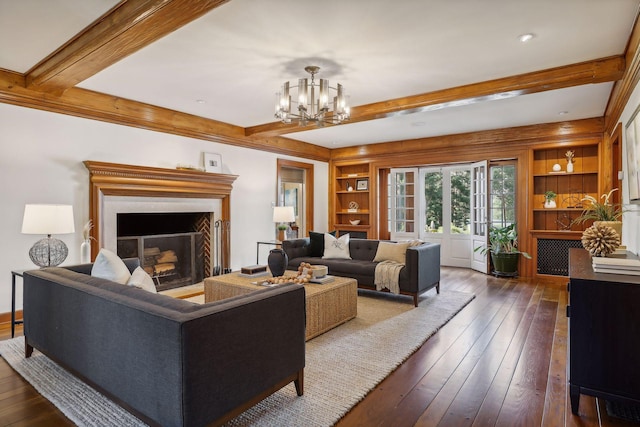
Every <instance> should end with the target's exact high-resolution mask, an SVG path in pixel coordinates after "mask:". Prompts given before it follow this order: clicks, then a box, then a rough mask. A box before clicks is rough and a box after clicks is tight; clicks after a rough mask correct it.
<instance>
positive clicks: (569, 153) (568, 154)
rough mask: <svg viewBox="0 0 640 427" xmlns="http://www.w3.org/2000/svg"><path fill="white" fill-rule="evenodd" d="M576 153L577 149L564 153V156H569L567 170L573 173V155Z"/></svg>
mask: <svg viewBox="0 0 640 427" xmlns="http://www.w3.org/2000/svg"><path fill="white" fill-rule="evenodd" d="M574 155H575V151H573V150H567V152H566V153H564V156H565V157H566V158H567V172H568V173H571V172H573V156H574Z"/></svg>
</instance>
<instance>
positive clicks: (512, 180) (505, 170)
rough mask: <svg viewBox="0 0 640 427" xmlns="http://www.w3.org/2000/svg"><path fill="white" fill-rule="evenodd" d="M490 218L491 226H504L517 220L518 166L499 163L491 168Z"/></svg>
mask: <svg viewBox="0 0 640 427" xmlns="http://www.w3.org/2000/svg"><path fill="white" fill-rule="evenodd" d="M489 171H490V174H491V179H490V185H489V187H490V190H489V213H490V214H489V218H490V223H491V226H493V227H504V226H506V225H509V224H512V223H514V222H515V220H516V191H515V190H516V167H515V165H514V164H498V165H492V166H490V168H489Z"/></svg>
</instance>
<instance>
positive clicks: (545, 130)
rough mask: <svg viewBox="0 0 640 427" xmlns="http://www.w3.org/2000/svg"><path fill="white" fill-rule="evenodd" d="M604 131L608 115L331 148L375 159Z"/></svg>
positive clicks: (345, 155)
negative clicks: (393, 155)
mask: <svg viewBox="0 0 640 427" xmlns="http://www.w3.org/2000/svg"><path fill="white" fill-rule="evenodd" d="M603 132H604V118H602V117H598V118H592V119H582V120H573V121H566V122H556V123H542V124H536V125H527V126H518V127H512V128H502V129H491V130H486V131H479V132H468V133H460V134H452V135H443V136H433V137H428V138H419V139H411V140H404V141H393V142H381V143H378V144H368V145H360V146H354V147H343V148H335V149H333V150H331V160H333V161H335V160H346V159H355V158H361V157H368V158H371V159H375V158H386V157H387V156H389V155H390V153H396V154H397V153H402V154H403V155H408V156H411V155H414V156H415V155H416V154H417V153H425V152H429V151H430V150H450V149H454V148H463V147H464V148H466V149H476V148H481V147H483V146H487V145H491V144H495V143H496V142H497V141H499V142H500V143H501V144H507V143H508V145H509V147H515V146H518V145H522V146H529V145H531V144H538V143H542V142H549V141H550V140H553V141H555V143H556V144H557V143H561V142H562V141H564V142H569V141H571V140H573V139H575V138H581V139H584V138H588V137H593V138H594V140H600V139H602V134H603Z"/></svg>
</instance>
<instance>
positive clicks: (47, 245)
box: [29, 236, 69, 268]
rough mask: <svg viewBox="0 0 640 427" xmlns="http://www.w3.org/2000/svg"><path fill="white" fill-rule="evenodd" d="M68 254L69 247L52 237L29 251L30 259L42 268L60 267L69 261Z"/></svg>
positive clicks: (38, 243)
mask: <svg viewBox="0 0 640 427" xmlns="http://www.w3.org/2000/svg"><path fill="white" fill-rule="evenodd" d="M68 254H69V249H68V248H67V245H65V243H64V242H63V241H62V240H59V239H56V238H55V237H51V236H49V237H45V238H44V239H40V240H38V241H37V242H36V243H35V244H34V245H33V246H32V247H31V249H29V258H31V261H33V263H34V264H35V265H37V266H38V267H40V268H42V267H55V266H57V265H60V264H62V262H64V260H65V259H67V255H68Z"/></svg>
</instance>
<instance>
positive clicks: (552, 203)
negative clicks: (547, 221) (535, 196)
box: [544, 199, 556, 209]
mask: <svg viewBox="0 0 640 427" xmlns="http://www.w3.org/2000/svg"><path fill="white" fill-rule="evenodd" d="M544 207H545V208H546V209H553V208H555V207H556V201H555V200H551V199H548V200H546V201H545V202H544Z"/></svg>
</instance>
